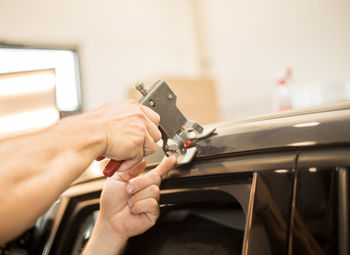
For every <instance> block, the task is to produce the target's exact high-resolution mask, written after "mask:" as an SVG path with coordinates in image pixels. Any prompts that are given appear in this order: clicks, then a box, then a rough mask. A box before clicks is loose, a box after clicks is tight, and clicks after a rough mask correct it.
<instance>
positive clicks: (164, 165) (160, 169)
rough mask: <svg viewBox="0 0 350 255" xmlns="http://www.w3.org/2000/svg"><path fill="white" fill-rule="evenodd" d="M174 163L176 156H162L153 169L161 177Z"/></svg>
mask: <svg viewBox="0 0 350 255" xmlns="http://www.w3.org/2000/svg"><path fill="white" fill-rule="evenodd" d="M175 164H176V157H175V156H170V157H167V158H164V159H163V160H162V162H161V163H160V164H159V165H158V166H157V167H156V168H155V169H154V170H153V171H156V172H157V174H158V175H159V176H160V177H163V176H164V175H165V174H166V173H167V172H168V171H169V170H170V169H171V168H173V167H174V166H175Z"/></svg>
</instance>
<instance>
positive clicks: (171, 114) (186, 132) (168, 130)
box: [135, 80, 215, 164]
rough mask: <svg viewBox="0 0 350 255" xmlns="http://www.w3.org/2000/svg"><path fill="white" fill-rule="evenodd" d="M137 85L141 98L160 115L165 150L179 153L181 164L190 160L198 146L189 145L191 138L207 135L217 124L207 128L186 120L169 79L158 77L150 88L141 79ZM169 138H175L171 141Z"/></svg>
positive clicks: (170, 152)
mask: <svg viewBox="0 0 350 255" xmlns="http://www.w3.org/2000/svg"><path fill="white" fill-rule="evenodd" d="M135 88H136V89H137V90H138V91H140V93H141V94H142V96H143V97H142V98H141V99H140V101H139V102H140V103H141V104H142V105H145V106H147V107H149V108H151V109H152V110H154V111H155V112H157V113H158V114H159V116H160V123H159V129H160V131H161V133H162V140H163V150H164V152H165V154H166V155H168V156H170V155H176V156H177V159H178V163H179V164H185V163H188V162H191V161H192V159H193V157H194V155H195V154H196V152H197V149H196V148H188V147H189V146H188V145H189V141H191V140H196V139H200V138H203V137H207V136H209V135H210V134H212V133H213V132H214V131H215V128H211V129H204V128H203V127H202V126H201V125H199V124H198V123H196V122H194V121H192V120H187V119H186V117H185V116H184V115H183V114H182V112H181V111H180V110H179V109H178V108H177V106H176V100H177V96H176V95H175V93H174V92H173V91H172V90H171V89H170V87H169V85H168V84H167V83H166V82H164V81H162V80H159V81H157V82H156V83H154V84H153V86H152V87H151V88H150V89H149V90H148V91H147V90H146V89H145V88H144V85H143V83H142V82H139V83H137V84H136V85H135ZM169 139H170V140H171V141H172V142H168V140H169Z"/></svg>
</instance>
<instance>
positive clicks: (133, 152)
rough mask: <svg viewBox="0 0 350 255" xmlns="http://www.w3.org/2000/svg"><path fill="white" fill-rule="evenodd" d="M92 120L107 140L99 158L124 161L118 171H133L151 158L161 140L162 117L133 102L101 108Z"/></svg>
mask: <svg viewBox="0 0 350 255" xmlns="http://www.w3.org/2000/svg"><path fill="white" fill-rule="evenodd" d="M89 117H90V118H92V119H95V120H96V121H97V122H98V123H99V124H100V125H99V127H100V128H99V131H102V132H103V133H104V137H105V139H104V140H105V143H104V145H105V146H104V150H103V152H102V155H98V156H103V157H108V158H110V159H112V160H116V161H123V162H122V164H121V165H120V167H119V169H118V170H119V171H125V170H127V169H131V168H132V167H134V166H135V165H136V164H138V163H139V162H140V161H141V160H142V158H143V157H144V156H147V155H149V154H152V153H153V152H154V151H155V150H156V148H157V145H156V142H157V141H159V140H160V138H161V133H160V131H159V130H158V124H159V115H158V114H157V113H156V112H154V111H153V110H151V109H150V108H148V107H145V106H143V105H141V104H139V103H137V102H136V101H134V100H125V101H120V102H114V103H108V104H105V105H102V106H100V107H99V108H97V109H95V110H93V111H91V112H89ZM112 163H113V161H112ZM112 163H111V164H112ZM110 167H111V166H110Z"/></svg>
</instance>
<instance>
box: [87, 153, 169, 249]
mask: <svg viewBox="0 0 350 255" xmlns="http://www.w3.org/2000/svg"><path fill="white" fill-rule="evenodd" d="M175 163H176V158H175V157H174V156H172V157H169V158H167V159H166V160H164V161H162V163H160V164H159V165H158V166H157V167H156V168H155V169H153V170H152V171H150V172H148V173H146V174H144V175H141V176H138V175H139V174H140V173H141V172H142V171H143V170H144V169H145V166H146V163H145V162H144V161H142V162H140V163H139V164H137V165H136V166H135V167H133V168H132V169H130V170H128V171H125V172H116V173H115V174H114V175H113V176H112V177H111V178H107V181H106V183H105V187H104V188H103V191H102V194H101V199H100V214H99V216H98V218H97V221H96V224H95V227H94V230H93V233H92V236H91V238H90V240H89V242H88V244H87V246H86V247H85V249H84V252H83V254H84V255H89V254H94V255H100V254H101V255H102V254H103V255H109V254H121V251H122V250H123V247H124V246H125V244H126V241H127V239H128V238H129V237H131V236H134V235H138V234H141V233H143V232H145V231H146V230H147V229H149V228H150V227H152V226H153V225H154V224H155V222H156V220H157V218H158V216H159V206H158V201H159V194H160V191H159V185H160V182H161V179H162V176H164V175H165V174H166V173H167V171H168V170H169V169H171V168H172V167H173V166H174V165H175Z"/></svg>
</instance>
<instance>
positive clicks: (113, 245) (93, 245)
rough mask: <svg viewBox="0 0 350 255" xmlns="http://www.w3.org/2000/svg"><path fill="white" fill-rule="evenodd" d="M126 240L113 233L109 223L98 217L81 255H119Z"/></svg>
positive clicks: (122, 236) (126, 238) (124, 237)
mask: <svg viewBox="0 0 350 255" xmlns="http://www.w3.org/2000/svg"><path fill="white" fill-rule="evenodd" d="M127 240H128V237H127V236H126V235H120V234H118V233H116V232H114V230H113V228H112V226H111V224H110V223H109V221H108V220H106V219H103V218H102V217H101V216H99V217H98V218H97V220H96V223H95V226H94V230H93V232H92V235H91V238H90V240H89V242H88V244H87V246H86V248H85V249H84V253H83V254H84V255H87V254H94V255H99V254H101V255H102V254H104V255H107V254H121V252H122V251H123V249H124V247H125V245H126V242H127Z"/></svg>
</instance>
